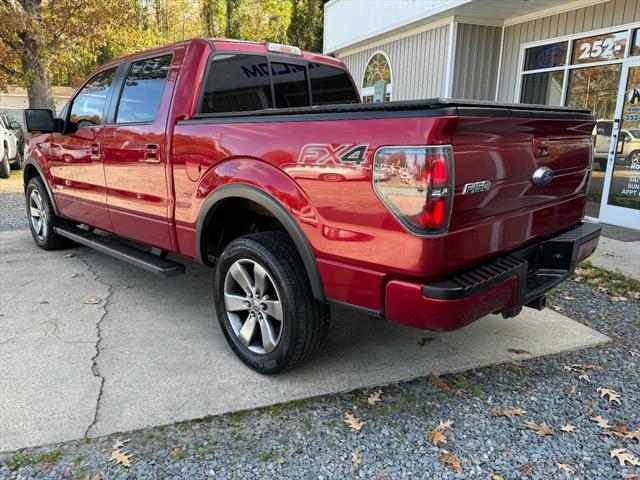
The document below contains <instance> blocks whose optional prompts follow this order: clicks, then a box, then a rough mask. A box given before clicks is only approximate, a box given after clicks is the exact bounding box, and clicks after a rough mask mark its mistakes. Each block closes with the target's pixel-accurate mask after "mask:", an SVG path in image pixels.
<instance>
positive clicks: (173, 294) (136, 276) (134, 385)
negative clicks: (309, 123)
mask: <svg viewBox="0 0 640 480" xmlns="http://www.w3.org/2000/svg"><path fill="white" fill-rule="evenodd" d="M0 250H1V251H2V259H1V264H0V271H1V272H2V285H3V292H2V305H1V313H2V317H0V318H1V322H2V328H1V330H0V342H1V349H0V378H1V382H2V385H1V386H0V388H1V390H2V392H3V395H2V398H1V399H0V424H2V425H3V428H2V431H3V433H2V438H1V445H0V448H1V449H2V450H16V449H19V448H22V447H29V446H37V445H43V444H49V443H55V442H62V441H68V440H76V439H80V438H83V437H85V436H89V437H95V436H101V435H106V434H110V433H113V432H118V431H127V430H133V429H138V428H142V427H149V426H154V425H162V424H168V423H172V422H175V421H181V420H188V419H193V418H199V417H204V416H207V415H215V414H220V413H223V412H229V411H237V410H243V409H249V408H253V407H258V406H265V405H270V404H274V403H281V402H286V401H289V400H293V399H300V398H306V397H311V396H317V395H323V394H329V393H335V392H341V391H349V390H353V389H356V388H360V387H366V386H372V385H384V384H388V383H392V382H397V381H401V380H407V379H411V378H415V377H421V376H425V375H428V374H429V373H430V372H454V371H463V370H468V369H470V368H475V367H479V366H483V365H491V364H496V363H501V362H509V361H513V360H515V359H523V358H528V357H534V356H538V355H545V354H551V353H556V352H561V351H565V350H573V349H578V348H582V347H587V346H592V345H596V344H600V343H603V342H606V341H607V340H608V337H607V336H605V335H602V334H600V333H598V332H596V331H594V330H592V329H590V328H588V327H587V326H585V325H583V324H581V323H578V322H575V321H573V320H570V319H569V318H567V317H565V316H563V315H561V314H559V313H557V312H554V311H553V310H551V309H547V310H545V311H543V312H534V311H532V310H530V309H525V313H524V314H523V315H520V316H519V317H517V318H515V319H508V320H504V319H502V318H501V317H495V316H491V317H487V318H485V319H483V320H482V321H479V322H477V323H475V324H473V325H471V326H470V327H467V328H465V329H463V330H460V331H458V332H453V333H448V334H434V333H428V332H423V331H420V330H416V329H411V328H405V327H401V326H397V325H393V324H390V323H388V322H385V321H383V320H379V319H373V318H369V317H366V316H363V315H360V314H356V313H353V312H350V311H347V310H342V309H334V310H333V318H332V321H333V324H332V328H331V333H330V337H329V339H328V341H327V343H326V345H325V347H324V348H323V350H322V351H321V353H320V355H318V356H317V357H315V358H314V359H313V360H312V361H310V362H308V363H307V364H304V365H303V366H302V367H301V368H298V369H297V370H295V371H293V372H290V373H287V374H284V375H279V376H275V377H265V376H260V375H258V374H256V373H254V372H253V371H251V370H249V369H248V368H246V367H245V366H244V365H243V364H242V363H241V362H240V361H239V360H238V359H237V358H236V357H235V356H234V355H233V354H232V353H231V351H230V350H229V349H228V348H227V346H226V343H225V341H224V338H223V336H222V334H221V332H220V331H219V328H218V325H217V321H216V319H215V316H214V313H213V307H212V303H211V302H212V299H211V271H210V270H208V269H206V268H203V267H201V266H198V265H194V264H189V265H188V269H187V274H186V275H185V276H181V277H176V278H172V279H161V278H158V277H155V276H153V275H152V274H149V273H146V272H142V271H140V270H137V269H136V268H135V267H132V266H130V265H128V264H125V263H121V262H119V261H116V260H114V259H112V258H110V257H107V256H104V255H102V254H100V253H97V252H94V251H91V250H89V249H86V248H84V247H77V248H74V249H70V250H62V251H56V252H43V251H40V250H38V249H37V248H36V246H35V245H34V244H33V242H32V240H31V238H30V234H29V232H28V231H26V230H17V231H11V232H2V234H1V236H0ZM423 338H428V339H429V340H428V341H426V340H423Z"/></svg>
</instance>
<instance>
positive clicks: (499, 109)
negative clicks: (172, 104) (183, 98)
mask: <svg viewBox="0 0 640 480" xmlns="http://www.w3.org/2000/svg"><path fill="white" fill-rule="evenodd" d="M384 112H388V113H391V114H392V113H393V112H403V116H413V115H416V116H421V115H426V116H432V115H459V116H463V115H474V116H475V115H481V116H499V117H517V118H533V117H535V118H566V119H571V120H594V119H595V117H593V115H591V112H590V111H589V110H588V109H581V108H572V107H561V106H551V105H532V104H526V103H501V102H488V101H475V100H456V99H452V98H429V99H423V100H403V101H396V102H385V103H350V104H341V105H320V106H314V107H297V108H271V109H264V110H255V111H248V112H230V113H200V114H197V115H195V116H194V117H193V118H194V119H207V120H208V121H211V120H213V119H216V118H219V119H221V121H228V120H226V119H228V118H236V117H247V119H249V118H256V117H267V116H268V117H274V116H275V117H285V118H286V119H287V120H286V121H292V119H291V118H290V117H291V116H308V115H314V116H316V117H317V119H322V116H325V117H326V119H327V120H330V119H335V118H336V117H335V115H339V118H353V119H356V118H366V117H367V116H368V115H366V114H371V113H373V114H374V115H375V116H378V115H379V114H381V113H384ZM376 114H377V115H376ZM345 115H346V117H345ZM234 121H235V120H234ZM245 121H246V120H245ZM270 121H274V119H273V118H270Z"/></svg>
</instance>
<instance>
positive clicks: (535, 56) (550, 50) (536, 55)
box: [524, 42, 568, 70]
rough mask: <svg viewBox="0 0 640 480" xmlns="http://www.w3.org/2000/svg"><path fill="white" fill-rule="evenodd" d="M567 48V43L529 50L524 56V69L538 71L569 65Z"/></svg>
mask: <svg viewBox="0 0 640 480" xmlns="http://www.w3.org/2000/svg"><path fill="white" fill-rule="evenodd" d="M567 48H568V44H567V42H560V43H551V44H549V45H541V46H539V47H532V48H527V50H526V52H525V56H524V69H525V70H538V69H541V68H552V67H559V66H561V65H564V64H565V63H567Z"/></svg>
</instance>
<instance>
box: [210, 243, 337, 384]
mask: <svg viewBox="0 0 640 480" xmlns="http://www.w3.org/2000/svg"><path fill="white" fill-rule="evenodd" d="M214 301H215V307H216V313H217V316H218V321H219V322H220V327H221V328H222V331H223V333H224V336H225V338H226V339H227V342H228V343H229V345H230V346H231V349H232V350H233V351H234V353H235V354H236V355H237V356H238V357H239V358H240V359H241V360H242V361H243V362H244V363H245V364H247V365H248V366H249V367H251V368H253V369H254V370H256V371H257V372H259V373H263V374H275V373H279V372H282V371H285V370H289V369H291V368H293V367H295V366H296V365H298V364H299V363H301V362H302V361H304V360H306V359H307V358H309V357H310V356H311V355H313V354H314V353H315V352H316V351H317V350H318V348H319V347H320V345H321V344H322V341H323V340H324V339H325V337H326V335H327V332H328V329H329V308H328V306H327V305H323V304H322V303H320V302H318V301H316V300H315V298H314V297H313V295H312V293H311V287H310V285H309V281H308V279H307V276H306V273H305V270H304V267H303V265H302V260H301V259H300V256H299V255H298V252H297V250H296V248H295V246H294V244H293V242H292V241H291V239H290V238H289V237H288V236H287V235H286V234H285V233H284V232H263V233H256V234H252V235H247V236H245V237H241V238H238V239H236V240H234V241H233V242H231V243H229V245H228V246H227V247H226V248H225V249H224V251H223V252H222V254H221V255H220V258H219V259H218V262H217V266H216V272H215V277H214Z"/></svg>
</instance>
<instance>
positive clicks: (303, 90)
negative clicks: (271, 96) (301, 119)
mask: <svg viewBox="0 0 640 480" xmlns="http://www.w3.org/2000/svg"><path fill="white" fill-rule="evenodd" d="M271 75H272V76H273V91H274V93H275V96H276V108H290V107H308V106H309V105H310V103H309V90H308V88H307V69H306V68H305V66H304V65H294V64H291V63H283V62H271Z"/></svg>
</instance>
